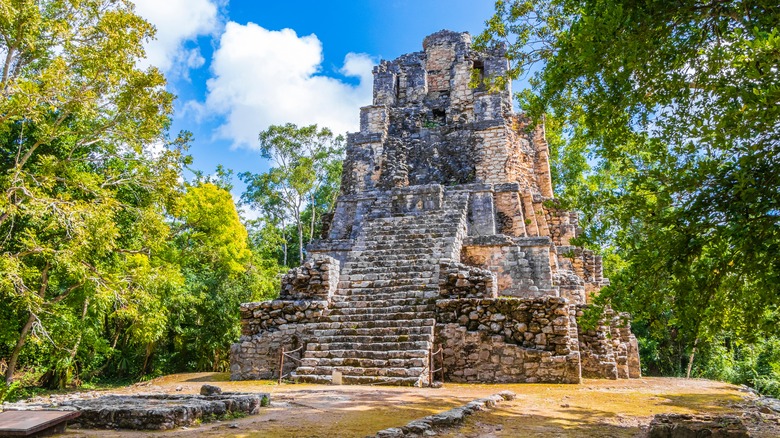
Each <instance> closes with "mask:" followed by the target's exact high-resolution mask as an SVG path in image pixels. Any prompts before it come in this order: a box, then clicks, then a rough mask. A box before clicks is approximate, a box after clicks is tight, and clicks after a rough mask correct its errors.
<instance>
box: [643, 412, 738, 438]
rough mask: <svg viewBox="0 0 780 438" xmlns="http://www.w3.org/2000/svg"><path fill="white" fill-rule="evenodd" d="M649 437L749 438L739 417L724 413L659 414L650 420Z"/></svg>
mask: <svg viewBox="0 0 780 438" xmlns="http://www.w3.org/2000/svg"><path fill="white" fill-rule="evenodd" d="M647 436H648V438H699V437H712V438H748V437H749V436H750V434H748V430H747V428H746V427H745V425H744V424H743V423H742V420H740V419H739V417H734V416H729V415H723V416H715V415H685V414H659V415H656V416H655V417H654V418H653V421H651V422H650V430H649V431H648V434H647Z"/></svg>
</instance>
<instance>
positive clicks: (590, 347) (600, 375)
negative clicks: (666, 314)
mask: <svg viewBox="0 0 780 438" xmlns="http://www.w3.org/2000/svg"><path fill="white" fill-rule="evenodd" d="M587 307H588V305H580V306H577V317H578V318H581V317H582V316H583V315H584V314H585V310H586V309H587ZM578 336H579V344H580V356H581V358H582V376H583V377H585V378H592V379H618V378H620V379H625V378H629V377H630V378H638V377H640V376H641V369H640V366H639V347H638V345H637V341H636V337H634V335H633V334H632V333H631V325H630V316H629V315H628V314H626V313H619V314H616V313H615V312H614V311H612V310H611V309H609V308H607V309H605V311H604V315H603V317H602V318H601V319H600V320H599V321H598V323H597V325H596V327H594V328H589V329H585V328H583V327H581V326H578Z"/></svg>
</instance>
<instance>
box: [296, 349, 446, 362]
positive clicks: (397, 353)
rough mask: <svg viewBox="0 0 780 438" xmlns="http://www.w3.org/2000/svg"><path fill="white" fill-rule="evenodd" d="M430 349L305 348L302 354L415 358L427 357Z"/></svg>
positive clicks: (306, 357)
mask: <svg viewBox="0 0 780 438" xmlns="http://www.w3.org/2000/svg"><path fill="white" fill-rule="evenodd" d="M429 350H430V349H428V348H426V349H423V350H388V351H374V350H355V349H348V350H322V351H319V350H317V351H310V350H306V352H304V354H303V358H304V359H322V358H326V359H339V358H358V359H378V360H390V359H415V358H427V357H428V352H429Z"/></svg>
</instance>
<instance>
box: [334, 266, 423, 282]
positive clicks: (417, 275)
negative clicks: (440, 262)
mask: <svg viewBox="0 0 780 438" xmlns="http://www.w3.org/2000/svg"><path fill="white" fill-rule="evenodd" d="M369 269H370V268H367V269H366V271H369ZM366 271H363V272H361V273H359V274H355V273H353V274H345V275H342V276H341V277H340V278H339V282H340V283H341V282H344V281H351V282H356V281H376V280H394V281H398V280H402V281H414V280H427V279H430V278H433V277H437V278H438V275H437V274H436V272H433V270H428V271H416V270H412V269H407V270H406V272H402V271H396V272H392V271H391V272H388V271H383V270H382V269H381V268H373V269H371V271H373V272H366Z"/></svg>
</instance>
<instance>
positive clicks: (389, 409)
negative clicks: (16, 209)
mask: <svg viewBox="0 0 780 438" xmlns="http://www.w3.org/2000/svg"><path fill="white" fill-rule="evenodd" d="M204 383H209V384H214V385H217V386H220V387H221V388H222V389H223V391H226V392H227V391H230V392H269V393H271V406H270V407H268V408H263V409H262V410H261V412H260V414H258V415H253V416H248V417H244V418H237V419H232V420H224V421H217V422H213V423H204V424H200V425H198V426H193V427H188V428H179V429H175V430H171V431H165V432H135V431H105V430H99V431H98V430H77V429H73V428H70V429H69V430H68V432H66V433H65V434H64V435H60V436H64V437H77V436H86V437H97V436H100V437H147V436H148V437H166V438H167V437H185V436H186V437H190V436H204V437H216V436H219V437H223V436H224V437H236V438H250V437H274V438H276V437H279V438H287V437H290V438H292V437H296V438H299V437H327V438H335V437H365V436H369V435H373V434H375V433H376V432H377V431H379V430H382V429H385V428H388V427H397V426H403V425H405V424H406V423H408V422H409V421H412V420H414V419H418V418H421V417H424V416H427V415H431V414H435V413H438V412H442V411H446V410H448V409H450V408H453V407H456V406H460V405H463V404H465V403H467V402H469V401H471V400H474V399H477V398H480V397H484V396H487V395H491V394H495V393H498V392H500V391H502V390H510V391H513V392H515V393H516V394H517V399H515V400H513V401H508V402H503V403H502V404H500V405H499V406H498V407H497V408H496V409H494V410H491V411H486V412H481V413H478V414H475V415H473V416H471V417H469V418H468V420H467V421H466V422H465V424H463V425H462V426H461V427H458V428H453V429H448V430H442V431H438V432H439V433H438V435H437V436H443V437H453V438H454V437H458V438H465V437H469V438H471V437H474V438H476V437H480V438H482V437H518V436H523V437H526V436H527V437H558V436H578V437H583V436H587V437H633V436H642V435H643V434H644V430H645V429H646V426H647V424H648V423H649V422H650V420H651V418H652V416H653V415H655V414H659V413H691V414H695V413H715V414H721V413H724V414H725V413H728V414H734V415H740V416H742V417H743V419H744V420H745V421H746V422H747V423H748V424H749V427H750V428H751V433H752V435H753V436H765V437H778V436H780V420H778V419H777V416H776V415H773V414H774V413H773V412H769V413H768V414H767V415H764V414H762V413H760V412H759V408H758V407H757V406H756V404H755V396H754V395H752V394H750V393H748V392H745V391H744V390H742V389H741V388H739V387H736V386H734V385H729V384H725V383H721V382H713V381H709V380H697V379H692V380H685V379H673V378H642V379H636V380H619V381H609V380H585V381H584V383H582V384H580V385H546V384H522V385H517V384H496V385H461V384H445V385H444V387H443V388H439V389H431V388H399V387H386V386H320V385H293V384H283V385H276V384H275V383H274V382H269V381H244V382H230V381H228V380H227V375H225V374H216V373H197V374H177V375H172V376H166V377H163V378H160V379H156V380H153V381H150V382H146V383H140V384H136V385H132V386H129V387H125V388H122V389H119V390H112V391H111V393H116V394H121V393H124V394H132V393H136V394H138V393H160V392H170V393H197V392H198V391H199V389H200V386H201V385H202V384H204Z"/></svg>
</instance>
